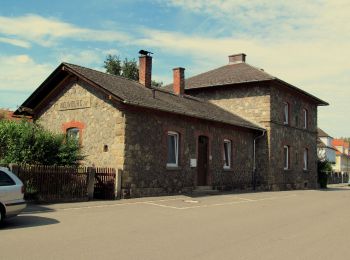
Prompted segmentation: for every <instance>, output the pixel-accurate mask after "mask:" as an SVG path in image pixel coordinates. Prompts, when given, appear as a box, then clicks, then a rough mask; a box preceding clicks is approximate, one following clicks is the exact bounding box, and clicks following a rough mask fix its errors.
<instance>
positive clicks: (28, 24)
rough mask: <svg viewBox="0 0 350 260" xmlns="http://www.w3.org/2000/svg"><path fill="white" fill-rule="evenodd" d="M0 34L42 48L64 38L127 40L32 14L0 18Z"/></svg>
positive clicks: (104, 32)
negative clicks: (32, 43)
mask: <svg viewBox="0 0 350 260" xmlns="http://www.w3.org/2000/svg"><path fill="white" fill-rule="evenodd" d="M0 34H3V35H6V36H11V37H18V38H19V39H18V40H22V41H23V40H24V41H30V42H35V43H36V44H39V45H42V46H52V45H55V44H57V40H59V39H65V38H69V39H74V40H80V41H91V42H93V41H102V42H113V41H125V40H128V36H127V34H125V33H123V32H117V31H108V30H96V29H88V28H82V27H78V26H75V25H73V24H70V23H67V22H63V21H60V20H57V19H55V18H46V17H42V16H39V15H34V14H29V15H25V16H19V17H5V16H0Z"/></svg>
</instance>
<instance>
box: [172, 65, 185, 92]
mask: <svg viewBox="0 0 350 260" xmlns="http://www.w3.org/2000/svg"><path fill="white" fill-rule="evenodd" d="M173 74H174V83H173V91H174V93H175V94H176V95H183V94H184V93H185V69H184V68H181V67H179V68H175V69H173Z"/></svg>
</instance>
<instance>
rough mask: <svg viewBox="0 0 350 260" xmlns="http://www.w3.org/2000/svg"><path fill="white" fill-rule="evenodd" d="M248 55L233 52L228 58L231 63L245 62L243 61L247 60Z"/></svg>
mask: <svg viewBox="0 0 350 260" xmlns="http://www.w3.org/2000/svg"><path fill="white" fill-rule="evenodd" d="M246 56H247V55H245V54H244V53H239V54H233V55H230V56H228V60H229V62H230V63H231V64H235V63H243V62H245V57H246Z"/></svg>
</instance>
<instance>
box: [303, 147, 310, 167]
mask: <svg viewBox="0 0 350 260" xmlns="http://www.w3.org/2000/svg"><path fill="white" fill-rule="evenodd" d="M308 157H309V150H308V149H307V148H305V149H304V163H303V165H304V167H303V169H304V170H307V169H308V160H309V158H308Z"/></svg>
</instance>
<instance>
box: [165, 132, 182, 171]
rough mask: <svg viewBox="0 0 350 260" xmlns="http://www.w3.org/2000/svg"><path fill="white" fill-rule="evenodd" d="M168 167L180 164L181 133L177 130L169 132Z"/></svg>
mask: <svg viewBox="0 0 350 260" xmlns="http://www.w3.org/2000/svg"><path fill="white" fill-rule="evenodd" d="M167 138H168V141H167V142H168V160H167V164H166V165H167V166H168V167H177V166H179V134H178V133H177V132H171V131H169V132H168V136H167Z"/></svg>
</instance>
